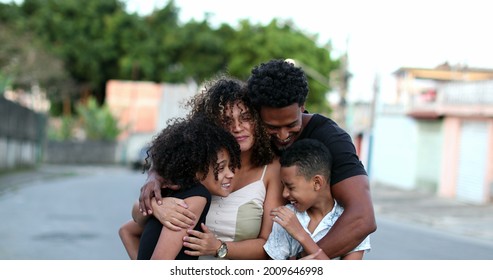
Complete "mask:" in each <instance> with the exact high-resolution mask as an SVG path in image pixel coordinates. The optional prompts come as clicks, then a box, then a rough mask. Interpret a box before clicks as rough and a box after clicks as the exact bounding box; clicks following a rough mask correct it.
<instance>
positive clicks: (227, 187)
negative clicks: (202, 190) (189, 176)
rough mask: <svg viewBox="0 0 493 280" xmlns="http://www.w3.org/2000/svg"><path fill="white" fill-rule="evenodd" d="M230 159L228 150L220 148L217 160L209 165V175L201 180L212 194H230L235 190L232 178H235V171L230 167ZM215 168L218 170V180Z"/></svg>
mask: <svg viewBox="0 0 493 280" xmlns="http://www.w3.org/2000/svg"><path fill="white" fill-rule="evenodd" d="M229 161H230V157H229V154H228V152H227V151H226V150H225V149H222V150H220V151H219V152H218V153H217V162H215V163H214V164H211V166H209V173H207V177H205V179H204V180H202V181H200V183H202V185H204V186H205V187H206V188H207V190H209V192H210V193H211V194H213V195H217V196H228V195H229V194H230V193H231V191H232V190H233V189H232V187H231V180H232V179H233V176H234V173H233V172H232V171H231V169H230V168H229ZM214 170H217V171H218V174H217V175H218V176H217V177H218V179H217V180H216V178H215V176H214ZM199 178H200V177H199Z"/></svg>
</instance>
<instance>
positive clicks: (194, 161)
mask: <svg viewBox="0 0 493 280" xmlns="http://www.w3.org/2000/svg"><path fill="white" fill-rule="evenodd" d="M239 155H240V150H239V146H238V143H237V142H236V139H235V138H234V137H233V136H232V135H231V134H230V133H229V132H228V131H226V130H224V129H223V128H222V127H220V126H217V125H216V124H214V123H212V122H210V121H209V120H207V119H205V118H201V117H194V118H190V119H187V120H185V119H174V120H172V121H171V122H169V124H168V126H167V127H166V128H165V129H164V130H162V132H161V133H160V134H159V135H157V137H156V138H155V139H154V140H153V142H152V145H151V147H150V149H149V156H150V158H152V163H153V168H154V170H155V171H156V172H157V174H158V175H159V176H160V177H161V178H165V179H166V181H167V182H168V183H169V184H174V185H178V186H180V188H179V189H177V190H172V189H169V188H168V189H162V195H163V196H166V197H173V198H178V199H183V200H184V201H185V202H186V203H187V204H189V205H190V207H189V209H188V210H190V211H191V212H193V213H194V214H195V215H196V216H197V217H199V218H198V219H197V220H196V221H195V224H194V225H193V226H194V229H195V230H199V231H200V230H201V224H203V223H204V222H205V218H206V215H207V213H208V212H209V207H210V203H211V195H214V196H217V197H226V196H228V195H229V194H230V193H231V191H232V190H233V188H232V186H231V182H232V179H233V176H234V171H235V169H238V168H239V167H240V157H239ZM170 163H171V164H170ZM142 227H143V231H142ZM119 234H120V237H121V239H122V241H123V243H124V246H125V248H126V250H127V252H128V254H129V256H130V258H131V259H197V257H193V256H190V255H187V254H185V253H184V248H182V247H183V246H182V239H183V237H184V236H185V235H186V230H185V229H183V230H179V231H173V230H169V229H167V228H166V227H164V226H163V225H162V224H161V223H160V222H159V221H158V220H157V219H156V218H153V217H151V218H150V219H148V220H147V221H146V222H145V223H144V222H142V223H141V224H140V225H139V224H138V223H137V222H135V221H133V220H131V221H129V222H127V223H126V224H124V225H123V226H122V227H121V229H120V231H119ZM139 240H140V242H139Z"/></svg>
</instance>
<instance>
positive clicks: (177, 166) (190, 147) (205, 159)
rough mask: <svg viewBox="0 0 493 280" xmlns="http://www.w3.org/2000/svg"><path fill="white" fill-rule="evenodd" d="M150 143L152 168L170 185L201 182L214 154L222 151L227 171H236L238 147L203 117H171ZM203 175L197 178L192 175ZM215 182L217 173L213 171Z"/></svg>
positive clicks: (214, 157)
mask: <svg viewBox="0 0 493 280" xmlns="http://www.w3.org/2000/svg"><path fill="white" fill-rule="evenodd" d="M167 123H168V126H167V127H166V128H164V129H163V130H162V131H161V133H159V134H158V135H157V136H156V137H155V138H154V139H153V141H152V143H151V147H150V148H149V156H150V157H151V158H152V164H153V168H154V169H155V170H156V172H157V173H158V174H159V175H160V176H161V177H163V178H164V179H165V180H167V181H168V182H170V183H172V184H176V185H179V186H181V189H182V190H183V189H185V188H188V187H189V186H191V185H192V184H194V183H196V182H198V181H199V180H203V179H205V177H206V176H207V174H208V172H209V167H210V166H211V164H212V165H213V166H214V165H215V164H216V162H217V153H218V152H219V151H220V150H221V149H225V150H226V151H227V153H228V154H229V157H230V168H231V169H232V170H233V171H234V170H235V169H236V168H240V147H239V145H238V143H237V141H236V139H235V138H234V137H233V135H231V133H229V132H228V131H226V130H225V129H224V128H222V127H220V126H218V125H216V124H214V123H211V122H210V121H208V120H207V119H205V118H200V117H197V118H190V119H184V118H174V119H171V120H169V121H168V122H167ZM197 172H201V173H202V174H204V177H203V178H197V177H196V175H197V174H196V173H197ZM214 176H215V179H216V180H217V179H218V170H216V169H214Z"/></svg>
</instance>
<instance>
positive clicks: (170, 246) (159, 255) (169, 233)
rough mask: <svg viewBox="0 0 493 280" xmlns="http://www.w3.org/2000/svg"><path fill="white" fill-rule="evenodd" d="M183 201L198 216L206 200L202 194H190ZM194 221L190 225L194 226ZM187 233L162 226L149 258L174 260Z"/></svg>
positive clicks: (183, 230)
mask: <svg viewBox="0 0 493 280" xmlns="http://www.w3.org/2000/svg"><path fill="white" fill-rule="evenodd" d="M185 202H186V203H187V204H188V205H190V207H189V210H190V211H191V212H192V213H194V214H195V215H196V216H197V217H200V215H201V214H202V211H204V208H205V205H206V203H207V200H206V198H205V197H203V196H191V197H188V198H186V199H185ZM196 223H197V222H195V223H194V224H193V225H192V227H195V225H196ZM186 234H187V232H186V230H185V229H180V230H179V231H173V230H170V229H168V228H167V227H165V226H163V229H162V230H161V235H160V236H159V240H158V242H157V244H156V247H155V248H154V253H153V254H152V257H151V259H153V260H174V259H175V258H176V256H177V255H178V253H179V252H180V250H181V248H182V246H183V241H182V240H183V237H184V236H185V235H186Z"/></svg>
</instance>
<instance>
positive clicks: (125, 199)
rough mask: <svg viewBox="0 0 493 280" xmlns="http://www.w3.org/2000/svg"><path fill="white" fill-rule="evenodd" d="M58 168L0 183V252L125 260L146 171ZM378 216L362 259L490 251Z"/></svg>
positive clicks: (480, 255) (491, 255) (465, 256)
mask: <svg viewBox="0 0 493 280" xmlns="http://www.w3.org/2000/svg"><path fill="white" fill-rule="evenodd" d="M54 168H58V167H54ZM60 168H62V167H60ZM64 168H66V170H60V171H59V172H58V173H59V174H61V175H59V176H48V177H49V178H46V177H47V176H45V178H41V179H40V178H38V179H36V180H28V179H27V178H26V179H25V180H24V181H23V182H22V183H19V184H17V185H13V186H2V188H4V190H3V191H0V219H1V221H2V222H3V225H2V230H1V231H0V259H2V260H127V259H128V257H127V254H126V252H125V250H124V248H123V246H122V244H121V241H120V238H119V236H118V228H119V227H120V225H121V224H122V223H124V222H125V221H127V220H128V219H130V209H131V205H132V203H133V202H135V201H136V199H137V198H138V195H139V190H140V187H141V186H142V183H143V182H144V180H145V175H144V174H142V173H140V172H139V171H132V170H130V168H125V167H64ZM26 174H28V173H26ZM26 176H28V175H26ZM4 184H5V183H4ZM5 187H7V188H6V190H5ZM377 221H378V226H379V228H378V230H377V232H375V233H374V234H373V235H372V236H371V242H372V251H371V252H370V253H368V254H367V255H366V256H365V259H368V260H440V259H442V260H457V259H460V260H492V259H493V244H492V243H491V242H481V241H479V240H474V239H472V238H466V237H462V236H457V235H452V234H450V233H446V232H444V231H438V230H433V229H429V228H426V227H424V226H417V225H410V224H408V223H406V222H398V221H397V222H396V221H395V220H387V219H386V217H385V216H377Z"/></svg>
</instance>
